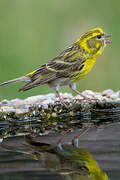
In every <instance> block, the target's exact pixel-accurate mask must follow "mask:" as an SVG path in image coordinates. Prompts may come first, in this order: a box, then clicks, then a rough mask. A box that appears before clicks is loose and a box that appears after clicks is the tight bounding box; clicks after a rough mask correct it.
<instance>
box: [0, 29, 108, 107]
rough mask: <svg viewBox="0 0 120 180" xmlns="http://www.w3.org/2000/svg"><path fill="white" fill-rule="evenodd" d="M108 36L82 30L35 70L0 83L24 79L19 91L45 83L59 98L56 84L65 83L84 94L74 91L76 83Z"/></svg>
mask: <svg viewBox="0 0 120 180" xmlns="http://www.w3.org/2000/svg"><path fill="white" fill-rule="evenodd" d="M108 37H109V35H107V34H106V33H104V31H103V30H102V29H100V28H95V29H92V30H91V31H88V32H87V33H84V34H83V35H81V36H80V38H79V39H78V40H77V41H76V42H75V43H73V44H72V46H71V47H69V48H67V49H66V50H64V51H63V52H62V53H61V54H60V55H59V56H57V57H55V58H54V59H52V60H51V61H48V62H47V63H46V64H44V65H42V66H41V67H40V68H39V69H37V70H35V71H33V72H31V73H29V74H27V75H25V76H22V77H20V78H17V79H13V80H10V81H7V82H4V83H2V84H0V86H3V85H7V84H11V83H16V82H27V84H26V85H25V86H23V87H22V88H20V89H19V91H27V90H29V89H32V88H34V87H37V86H39V85H44V84H48V85H49V86H50V87H53V88H54V89H55V91H56V93H57V95H58V96H59V98H60V101H61V102H62V103H63V104H64V102H63V101H62V99H61V97H60V94H59V86H64V85H68V86H69V87H70V88H71V89H72V90H73V91H75V92H76V93H77V94H79V95H81V96H82V97H83V98H84V99H87V98H86V97H84V96H83V95H82V94H81V93H80V92H79V91H77V90H76V84H75V83H76V82H77V81H79V80H80V79H82V78H83V77H84V76H86V75H87V73H88V72H89V71H90V70H91V69H92V67H93V65H94V64H95V62H96V58H97V57H98V56H99V55H100V54H101V53H102V51H103V49H104V47H105V46H106V44H107V43H109V42H110V41H109V40H108V39H106V38H108Z"/></svg>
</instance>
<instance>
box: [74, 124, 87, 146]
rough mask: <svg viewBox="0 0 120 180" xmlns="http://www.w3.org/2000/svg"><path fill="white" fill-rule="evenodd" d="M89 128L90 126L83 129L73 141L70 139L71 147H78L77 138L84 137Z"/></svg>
mask: <svg viewBox="0 0 120 180" xmlns="http://www.w3.org/2000/svg"><path fill="white" fill-rule="evenodd" d="M89 128H90V126H87V127H85V128H84V129H83V130H82V131H81V132H80V133H79V134H77V135H76V136H75V137H74V138H73V139H72V145H73V146H74V147H78V141H79V137H80V136H82V135H84V134H85V133H86V132H87V131H88V129H89Z"/></svg>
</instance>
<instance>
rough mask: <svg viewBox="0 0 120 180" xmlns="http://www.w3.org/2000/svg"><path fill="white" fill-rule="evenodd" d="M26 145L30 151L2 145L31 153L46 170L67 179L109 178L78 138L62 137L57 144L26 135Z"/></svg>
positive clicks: (89, 179) (106, 179) (91, 179)
mask: <svg viewBox="0 0 120 180" xmlns="http://www.w3.org/2000/svg"><path fill="white" fill-rule="evenodd" d="M25 140H26V143H27V144H26V145H25V146H26V147H27V148H28V147H29V151H28V150H27V151H25V150H24V151H23V150H21V149H16V148H13V147H11V146H8V145H5V144H4V143H3V144H1V146H2V147H3V148H5V149H8V150H10V151H16V152H20V153H23V154H24V155H27V156H28V155H29V156H31V157H32V158H33V159H35V160H38V161H39V162H40V164H41V165H42V166H43V168H45V169H46V170H51V171H55V172H57V173H59V174H60V175H62V176H64V178H65V179H66V180H109V178H108V176H107V174H106V173H105V172H103V171H102V170H101V169H100V167H99V166H98V163H97V162H96V160H95V159H93V157H92V156H91V154H90V153H89V152H87V151H86V150H84V149H82V148H79V147H78V138H77V137H76V138H74V139H73V140H72V142H71V143H64V144H63V143H62V138H61V139H60V140H59V142H58V143H57V144H49V143H42V142H39V141H36V140H35V139H34V138H33V137H32V136H30V135H27V136H25Z"/></svg>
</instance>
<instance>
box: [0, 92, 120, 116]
mask: <svg viewBox="0 0 120 180" xmlns="http://www.w3.org/2000/svg"><path fill="white" fill-rule="evenodd" d="M82 94H83V95H84V96H86V97H88V98H95V99H98V100H100V101H108V102H112V101H120V91H118V92H114V91H113V90H112V89H107V90H104V91H103V92H93V91H91V90H85V91H83V92H82ZM61 96H62V97H63V98H64V99H65V102H66V101H67V102H68V103H69V102H72V101H73V100H74V99H76V100H77V99H82V97H81V96H80V95H76V96H75V97H74V96H73V95H72V94H68V93H64V94H62V93H61ZM56 101H59V99H58V98H56V95H55V94H53V93H50V94H47V95H37V96H32V97H28V98H26V99H24V100H21V99H12V100H10V101H8V100H6V99H5V100H2V101H1V102H0V113H2V112H15V113H16V114H24V113H27V112H28V111H29V107H31V106H34V105H39V106H42V107H43V108H44V109H48V105H49V104H55V103H56ZM53 116H55V114H53Z"/></svg>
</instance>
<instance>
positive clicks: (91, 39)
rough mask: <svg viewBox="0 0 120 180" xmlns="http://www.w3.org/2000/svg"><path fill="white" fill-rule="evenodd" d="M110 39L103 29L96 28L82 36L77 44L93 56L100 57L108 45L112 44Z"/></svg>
mask: <svg viewBox="0 0 120 180" xmlns="http://www.w3.org/2000/svg"><path fill="white" fill-rule="evenodd" d="M108 37H110V35H109V34H106V33H105V32H104V31H103V30H102V29H101V28H95V29H92V30H90V31H88V32H86V33H84V34H82V35H81V36H80V38H79V39H78V40H77V43H78V44H79V46H80V47H82V49H84V50H85V51H86V52H87V53H90V54H91V55H92V56H93V55H95V56H99V55H100V54H101V53H102V51H103V49H104V47H105V46H106V44H108V43H110V40H109V39H107V38H108Z"/></svg>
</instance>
